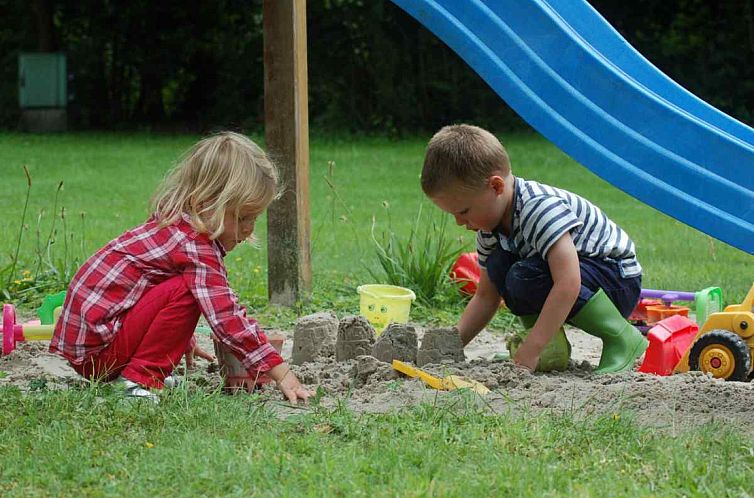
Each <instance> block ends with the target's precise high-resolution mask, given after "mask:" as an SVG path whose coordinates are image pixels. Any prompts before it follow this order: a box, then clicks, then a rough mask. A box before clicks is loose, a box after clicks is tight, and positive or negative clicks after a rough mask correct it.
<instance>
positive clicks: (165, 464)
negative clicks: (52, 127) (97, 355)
mask: <svg viewBox="0 0 754 498" xmlns="http://www.w3.org/2000/svg"><path fill="white" fill-rule="evenodd" d="M196 138H197V137H193V136H150V135H145V134H65V135H51V136H29V135H18V134H1V135H0V168H2V173H3V182H2V183H1V184H0V192H1V194H2V195H0V208H2V210H3V212H4V216H3V217H2V219H0V227H1V228H0V229H1V230H2V233H3V235H4V237H3V238H2V240H0V269H2V268H7V267H8V266H9V265H10V262H11V260H12V254H13V253H14V251H15V247H16V234H17V233H18V229H19V224H20V220H21V212H22V209H23V204H24V198H25V190H26V189H25V179H24V175H23V172H22V169H21V166H22V165H27V166H28V168H29V171H30V172H31V175H32V178H33V187H32V194H31V199H30V204H29V211H28V215H27V219H26V224H27V228H26V229H25V230H24V238H23V241H22V246H21V247H22V251H21V254H22V257H21V260H20V262H19V266H18V268H17V270H16V272H15V275H14V276H13V279H16V280H19V281H23V279H24V278H32V281H30V283H29V285H36V282H35V281H33V275H34V274H35V272H36V256H35V255H36V250H37V249H36V247H37V242H36V238H37V236H36V233H37V231H38V230H39V232H40V236H39V237H40V238H41V239H42V241H43V242H44V240H46V237H47V233H49V231H50V228H51V215H50V212H51V210H52V209H53V206H54V197H55V191H56V188H57V185H58V183H59V181H60V180H63V181H64V182H65V183H64V190H63V192H62V198H61V199H60V200H59V202H58V206H59V207H60V206H65V208H66V216H65V229H64V230H65V233H66V234H67V237H66V240H67V243H64V241H63V237H62V235H61V234H62V232H63V225H62V224H63V220H60V219H58V221H57V222H56V227H57V230H58V236H57V242H56V244H55V245H54V246H53V249H52V251H53V254H52V256H51V257H50V258H49V259H51V260H53V261H55V260H56V258H57V260H61V259H62V260H66V261H68V262H69V266H73V265H74V262H75V261H76V258H79V259H80V258H82V257H85V256H88V255H89V254H90V253H91V252H93V251H94V250H96V249H97V248H98V247H99V246H101V245H102V244H104V243H105V242H107V241H108V240H109V239H111V238H113V237H115V236H117V235H118V234H120V233H121V232H122V231H123V230H125V229H127V228H129V227H131V226H133V225H136V224H138V223H140V222H141V221H143V219H144V218H145V216H146V215H147V211H146V205H147V201H148V199H149V196H150V194H151V192H152V190H153V189H154V187H155V185H156V184H157V182H158V181H159V179H160V178H161V177H162V175H163V174H164V172H165V171H166V169H167V168H168V167H169V166H170V165H171V164H172V163H173V162H174V161H175V160H176V158H177V157H178V156H179V154H180V153H181V151H183V150H184V149H185V148H187V147H188V146H190V145H191V144H192V143H193V142H194V141H195V140H196ZM426 138H427V137H421V138H416V139H411V140H402V141H390V140H386V139H376V138H368V139H328V138H323V139H315V140H313V141H312V144H311V211H312V241H313V244H312V246H313V254H312V259H313V267H314V296H313V300H312V302H311V303H310V304H309V305H307V306H304V307H303V308H299V309H297V310H292V311H291V310H278V309H274V308H271V307H268V306H266V305H265V296H266V283H265V275H266V272H265V268H266V252H265V249H264V248H262V249H254V248H251V247H242V248H240V249H238V250H237V251H234V252H233V253H231V255H230V256H229V257H228V267H229V271H230V275H231V279H232V283H233V285H234V287H236V289H237V290H238V292H239V294H240V295H241V297H242V299H243V300H244V301H245V302H247V303H250V304H251V305H252V306H251V307H252V312H253V313H254V314H256V315H258V316H259V317H260V318H261V319H262V321H263V323H268V324H269V323H272V324H277V325H280V326H285V327H290V325H291V321H292V320H293V319H294V318H295V316H296V315H297V314H300V313H305V312H309V311H314V310H322V309H325V308H331V309H336V310H337V311H338V312H339V313H348V312H350V313H355V312H357V310H358V307H357V297H356V294H355V287H356V286H357V285H358V284H360V283H364V282H367V281H368V276H367V271H366V268H367V266H370V265H371V266H373V267H374V265H376V257H375V255H374V247H373V245H372V243H371V241H370V235H369V234H370V228H371V224H372V218H373V217H375V218H376V220H377V226H378V228H377V229H378V231H379V230H383V229H385V228H386V227H387V226H388V219H389V220H390V226H391V228H392V229H393V230H395V231H396V232H398V233H399V234H403V235H405V234H407V233H408V232H409V230H410V226H411V223H412V222H413V219H414V217H415V216H416V213H417V211H418V209H419V206H420V205H421V204H422V203H424V205H425V208H426V209H434V208H431V206H430V204H429V203H428V202H427V201H426V200H424V197H423V195H422V193H421V190H420V188H419V182H418V180H419V171H420V167H421V162H422V153H423V149H424V145H425V140H426ZM505 142H506V145H507V147H508V149H509V151H510V155H511V157H512V160H513V164H514V171H515V172H516V174H518V175H521V176H523V177H527V178H532V179H537V180H540V181H543V182H547V183H552V184H554V185H558V186H561V187H564V188H567V189H570V190H572V191H575V192H577V193H580V194H583V195H584V196H586V197H587V198H589V199H591V200H592V201H594V202H595V203H597V204H598V205H600V206H601V207H602V208H603V209H605V211H606V212H607V213H608V214H609V215H610V216H611V217H612V218H614V219H615V220H616V221H617V222H618V223H619V224H621V225H622V226H623V227H624V228H625V229H626V230H627V231H628V232H629V233H630V234H631V236H632V237H633V238H634V239H635V241H636V243H637V246H638V250H639V256H640V259H641V262H642V264H643V265H644V267H645V280H644V284H645V286H647V287H656V288H665V289H678V290H698V289H701V288H704V287H707V286H710V285H718V286H721V287H722V288H723V289H724V291H725V292H726V296H727V300H728V301H729V302H731V301H738V300H740V299H741V298H742V297H743V295H744V294H745V292H746V290H747V289H748V288H749V286H750V285H751V282H752V280H754V274H752V272H751V267H752V266H751V263H752V258H751V256H749V255H746V254H744V253H742V252H741V251H737V250H735V249H732V248H730V247H727V246H725V245H724V244H722V243H720V242H717V241H714V240H711V239H710V238H709V237H707V236H705V235H703V234H700V233H698V232H696V231H695V230H692V229H690V228H688V227H685V226H683V225H681V224H680V223H678V222H675V221H673V220H672V219H670V218H668V217H666V216H664V215H661V214H659V213H657V212H655V211H653V210H652V209H650V208H647V207H646V206H643V205H642V204H640V203H638V202H637V201H635V200H633V199H631V198H630V197H628V196H627V195H625V194H623V193H621V192H620V191H619V190H617V189H616V188H614V187H612V186H610V185H608V184H606V183H605V182H603V181H602V180H600V179H598V178H597V177H595V176H594V175H592V174H591V173H589V172H588V171H587V170H586V169H584V168H582V167H580V166H579V165H577V164H576V163H574V162H573V161H572V160H571V159H569V158H568V157H567V156H565V155H564V154H563V153H561V152H560V151H558V150H557V149H556V148H554V147H553V146H552V145H550V144H549V143H547V142H546V141H544V140H543V139H541V138H539V137H538V136H535V135H525V134H521V135H512V136H509V137H507V138H506V140H505ZM329 161H334V164H335V165H334V167H333V174H332V181H333V182H334V185H335V191H334V192H333V190H331V189H330V187H328V185H327V183H326V182H325V180H324V177H325V176H328V175H329V174H330V173H329V170H328V168H329V167H328V162H329ZM385 202H387V204H388V205H389V207H388V208H386V207H385ZM42 209H44V210H45V212H44V213H43V214H42V215H41V218H40V214H39V213H40V210H42ZM82 213H85V214H84V216H83V219H82ZM259 231H260V238H261V240H262V241H264V239H265V234H264V232H265V224H264V223H261V224H259ZM452 233H453V234H454V236H458V237H461V238H462V241H463V243H464V244H465V248H466V249H468V250H472V249H473V237H472V234H470V233H464V232H463V231H462V230H460V229H458V228H457V227H453V231H452ZM45 258H47V256H46V255H45ZM24 271H26V272H28V273H24ZM28 275H32V276H31V277H29V276H28ZM6 278H7V277H6ZM3 283H4V282H3ZM25 295H28V296H31V299H30V300H29V301H28V302H25V303H24V304H23V305H22V307H25V309H26V310H27V311H29V310H30V309H31V306H33V305H34V300H35V299H37V298H38V296H37V295H36V294H34V293H33V292H31V293H27V294H25ZM459 312H460V309H459V308H448V307H443V308H441V309H427V308H421V307H417V308H416V309H415V310H414V312H413V314H412V316H413V318H414V319H417V320H419V321H429V320H432V321H439V322H444V323H452V322H453V320H455V318H456V317H457V315H458V313H459ZM1 374H2V372H0V375H1ZM37 387H40V386H37ZM268 405H269V403H267V404H264V403H262V402H261V400H259V399H257V398H253V397H232V398H231V397H226V396H221V395H218V394H214V393H204V392H185V391H178V392H177V393H176V394H173V395H170V396H168V397H167V398H166V399H164V400H163V403H162V404H161V405H160V406H159V407H153V406H143V405H139V404H130V403H124V402H123V400H122V399H119V398H118V396H116V395H114V394H112V393H111V392H109V391H108V388H107V387H105V388H103V389H100V390H97V389H94V388H92V389H78V388H76V389H72V390H69V391H49V390H45V389H38V390H36V391H33V392H29V393H25V394H22V393H21V392H19V391H18V390H17V389H16V388H12V387H11V388H2V389H0V412H2V413H3V416H2V424H0V462H2V464H0V495H2V496H23V497H26V496H125V495H128V496H192V495H205V496H242V495H243V496H246V495H254V496H278V495H282V496H460V495H463V496H650V495H651V496H748V495H747V493H749V492H750V490H751V482H750V481H751V470H750V469H751V467H752V465H754V458H753V457H752V455H754V441H752V440H751V438H748V437H741V436H740V435H737V434H734V433H732V432H729V431H728V430H727V429H726V428H724V427H716V426H705V427H704V428H702V429H700V430H697V431H695V432H690V433H682V434H678V435H670V434H667V433H658V432H654V431H652V430H651V429H648V428H642V427H639V426H637V425H635V424H634V423H632V422H631V416H630V413H629V414H623V415H622V416H621V417H616V418H612V417H611V418H587V419H586V420H580V419H578V418H575V417H573V416H571V415H557V414H546V413H545V414H539V415H532V416H530V417H523V418H522V417H518V416H515V417H514V416H513V415H506V414H503V415H494V416H492V415H490V414H488V413H485V412H484V410H481V411H480V410H478V409H475V408H470V407H464V406H463V403H461V405H460V406H461V407H460V408H458V407H456V408H454V409H450V408H447V407H442V406H428V405H424V406H419V407H416V408H414V409H411V410H407V411H404V412H401V413H396V414H388V415H357V414H354V413H352V412H350V411H348V410H345V409H336V410H334V411H326V410H324V409H316V410H315V411H314V412H313V413H309V414H305V413H302V414H300V415H297V416H294V417H293V418H290V419H287V420H286V421H280V420H279V419H278V418H277V417H276V416H275V415H274V413H273V411H271V410H269V409H268V408H266V406H268Z"/></svg>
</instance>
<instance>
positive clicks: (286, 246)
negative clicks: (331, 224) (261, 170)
mask: <svg viewBox="0 0 754 498" xmlns="http://www.w3.org/2000/svg"><path fill="white" fill-rule="evenodd" d="M263 24H264V114H265V141H266V142H267V150H268V152H269V153H270V155H271V157H272V159H273V161H275V163H276V164H277V165H278V168H279V170H280V173H281V178H282V183H283V186H282V187H283V194H282V196H281V197H280V198H279V199H278V200H277V201H275V202H274V203H273V204H272V205H271V206H270V208H269V210H268V211H267V227H268V263H269V276H268V288H269V297H270V302H271V303H273V304H280V305H283V306H293V305H294V304H295V303H296V302H297V301H300V300H305V299H307V298H308V296H309V293H310V291H311V282H312V271H311V255H310V252H309V251H310V247H309V245H310V243H309V239H310V227H309V117H308V111H309V109H308V102H307V99H308V89H307V85H308V79H307V67H306V0H264V11H263Z"/></svg>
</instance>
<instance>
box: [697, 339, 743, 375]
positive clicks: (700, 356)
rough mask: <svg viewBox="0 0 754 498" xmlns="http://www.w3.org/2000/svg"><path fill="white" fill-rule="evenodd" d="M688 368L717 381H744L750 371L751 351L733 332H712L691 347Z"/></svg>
mask: <svg viewBox="0 0 754 498" xmlns="http://www.w3.org/2000/svg"><path fill="white" fill-rule="evenodd" d="M689 368H690V369H691V370H701V371H702V372H705V373H711V374H712V376H713V377H715V378H718V379H725V380H737V381H745V380H746V379H747V377H748V375H749V371H750V370H751V351H750V350H749V346H748V345H747V344H746V342H745V341H744V340H743V339H742V338H741V337H740V336H738V335H736V334H734V333H733V332H729V331H727V330H712V331H710V332H708V333H706V334H704V335H703V336H701V337H700V338H699V339H698V340H697V341H696V342H695V343H694V345H693V346H692V347H691V351H690V353H689Z"/></svg>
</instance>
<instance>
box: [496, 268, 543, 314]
mask: <svg viewBox="0 0 754 498" xmlns="http://www.w3.org/2000/svg"><path fill="white" fill-rule="evenodd" d="M548 283H549V284H548ZM551 288H552V279H551V277H550V273H549V270H548V269H547V267H546V263H544V261H542V262H541V263H540V262H539V261H536V260H532V259H524V260H521V261H518V262H516V263H515V264H513V265H512V266H511V267H510V270H509V271H508V274H507V275H506V277H505V285H504V289H503V294H502V295H503V299H505V304H506V306H507V307H508V309H510V310H511V312H513V314H514V315H528V314H532V313H539V312H540V311H541V309H542V306H543V305H544V301H545V299H547V295H548V293H549V290H550V289H551Z"/></svg>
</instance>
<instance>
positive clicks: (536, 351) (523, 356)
mask: <svg viewBox="0 0 754 498" xmlns="http://www.w3.org/2000/svg"><path fill="white" fill-rule="evenodd" d="M541 353H542V349H541V348H539V347H538V346H537V345H535V344H534V343H533V341H528V340H525V341H524V342H523V343H522V344H521V346H519V348H518V350H517V351H516V354H515V356H513V361H514V362H515V363H516V365H520V366H522V367H524V368H526V369H527V370H529V371H530V372H533V371H534V369H536V368H537V363H539V355H540V354H541Z"/></svg>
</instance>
